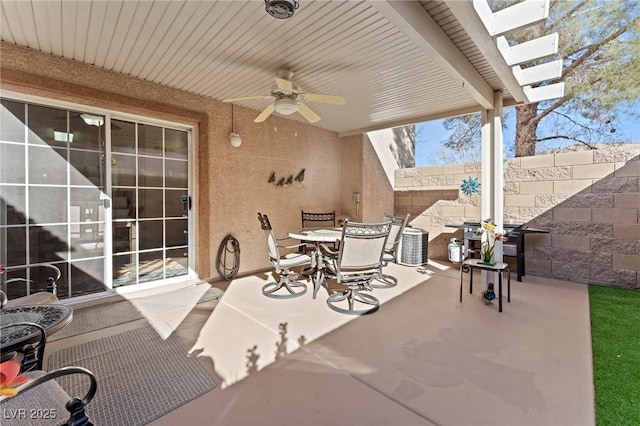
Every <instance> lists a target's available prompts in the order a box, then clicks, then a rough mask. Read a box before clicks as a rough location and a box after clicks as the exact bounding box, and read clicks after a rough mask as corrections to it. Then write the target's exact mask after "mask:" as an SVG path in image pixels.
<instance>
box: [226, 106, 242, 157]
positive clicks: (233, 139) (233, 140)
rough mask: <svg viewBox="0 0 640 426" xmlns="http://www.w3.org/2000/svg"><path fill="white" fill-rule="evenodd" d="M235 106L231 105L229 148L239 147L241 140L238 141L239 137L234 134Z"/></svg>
mask: <svg viewBox="0 0 640 426" xmlns="http://www.w3.org/2000/svg"><path fill="white" fill-rule="evenodd" d="M235 118H236V106H235V105H233V104H231V134H230V135H229V141H230V142H231V146H232V147H234V148H238V147H240V145H242V139H240V135H239V134H237V133H236V122H235V121H236V120H235Z"/></svg>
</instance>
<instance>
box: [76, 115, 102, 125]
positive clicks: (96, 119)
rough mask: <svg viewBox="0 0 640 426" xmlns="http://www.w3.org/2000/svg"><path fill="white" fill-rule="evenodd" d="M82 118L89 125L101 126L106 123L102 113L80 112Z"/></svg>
mask: <svg viewBox="0 0 640 426" xmlns="http://www.w3.org/2000/svg"><path fill="white" fill-rule="evenodd" d="M80 118H82V119H83V120H84V122H85V123H86V124H87V125H89V126H98V127H100V126H102V125H103V124H104V117H102V116H100V115H92V114H80Z"/></svg>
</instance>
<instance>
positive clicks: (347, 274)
mask: <svg viewBox="0 0 640 426" xmlns="http://www.w3.org/2000/svg"><path fill="white" fill-rule="evenodd" d="M390 229H391V222H390V221H387V222H381V223H359V222H349V221H348V220H345V221H344V222H343V224H342V237H341V239H340V249H339V251H338V252H337V253H336V252H333V251H331V250H330V249H329V248H328V247H326V246H322V248H323V249H324V250H325V251H327V252H328V255H329V256H331V257H330V258H329V260H328V261H327V265H326V268H327V270H328V271H329V273H330V274H331V275H333V276H335V278H336V280H337V282H338V284H341V285H343V286H345V287H346V289H345V290H344V291H340V292H335V293H333V294H331V295H330V296H329V298H328V299H327V304H328V305H329V307H330V308H331V309H333V310H334V311H336V312H340V313H343V314H350V315H364V314H369V313H372V312H375V311H377V310H378V308H379V307H380V301H379V300H378V299H377V298H375V297H374V296H372V295H370V294H367V293H363V291H366V290H369V291H370V290H372V288H371V281H373V280H375V279H380V278H382V263H383V261H382V255H383V253H384V248H385V244H386V243H387V238H388V237H389V231H390ZM345 302H346V304H347V308H345V307H344V305H345ZM362 305H364V307H362V308H360V307H361V306H362Z"/></svg>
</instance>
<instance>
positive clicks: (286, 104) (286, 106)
mask: <svg viewBox="0 0 640 426" xmlns="http://www.w3.org/2000/svg"><path fill="white" fill-rule="evenodd" d="M276 112H277V113H279V114H282V115H291V114H293V113H294V112H298V105H297V104H296V103H295V102H294V101H292V100H291V99H276Z"/></svg>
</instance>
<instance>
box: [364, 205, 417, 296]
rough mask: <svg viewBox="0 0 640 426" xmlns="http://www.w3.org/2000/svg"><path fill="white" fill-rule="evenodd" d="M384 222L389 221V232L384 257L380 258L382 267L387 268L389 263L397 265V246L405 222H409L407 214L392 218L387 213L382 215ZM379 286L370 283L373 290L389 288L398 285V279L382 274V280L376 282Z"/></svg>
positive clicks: (392, 216)
mask: <svg viewBox="0 0 640 426" xmlns="http://www.w3.org/2000/svg"><path fill="white" fill-rule="evenodd" d="M384 220H385V221H391V231H389V238H387V244H386V245H385V247H384V255H383V256H382V262H383V266H387V265H388V264H389V262H393V263H398V246H399V245H400V239H401V238H402V231H404V228H405V226H407V222H408V221H409V213H407V214H406V215H404V216H394V215H391V214H389V213H385V214H384ZM376 281H377V282H379V283H380V284H377V283H371V287H373V288H391V287H395V286H396V285H398V279H397V278H396V277H394V276H393V275H388V274H382V278H380V279H379V280H376Z"/></svg>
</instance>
